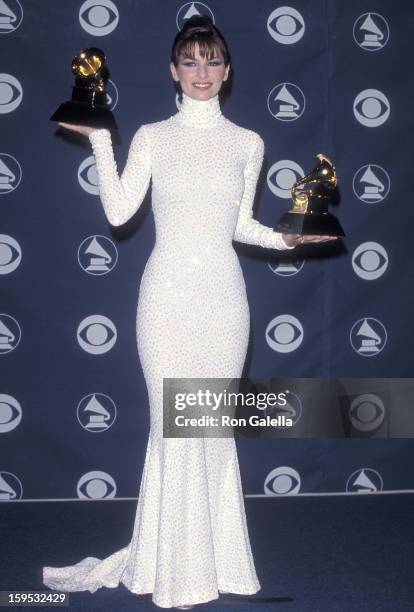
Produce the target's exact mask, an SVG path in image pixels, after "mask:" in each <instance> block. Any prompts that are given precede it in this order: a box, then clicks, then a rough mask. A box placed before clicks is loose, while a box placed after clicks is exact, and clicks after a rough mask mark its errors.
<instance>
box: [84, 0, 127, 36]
mask: <svg viewBox="0 0 414 612" xmlns="http://www.w3.org/2000/svg"><path fill="white" fill-rule="evenodd" d="M118 22H119V12H118V9H117V7H116V5H115V4H114V3H113V2H111V0H87V1H86V2H84V3H83V4H82V6H81V7H80V9H79V23H80V24H81V26H82V28H83V29H84V30H85V31H86V32H88V34H92V36H106V35H107V34H110V33H111V32H113V31H114V30H115V28H116V27H117V25H118Z"/></svg>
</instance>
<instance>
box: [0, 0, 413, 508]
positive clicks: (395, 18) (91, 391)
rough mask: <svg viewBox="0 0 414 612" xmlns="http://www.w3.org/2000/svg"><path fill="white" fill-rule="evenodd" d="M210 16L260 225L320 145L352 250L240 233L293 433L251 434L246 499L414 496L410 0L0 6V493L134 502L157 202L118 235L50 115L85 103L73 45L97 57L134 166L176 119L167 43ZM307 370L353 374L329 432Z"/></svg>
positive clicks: (271, 370) (120, 0) (267, 369)
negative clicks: (71, 102)
mask: <svg viewBox="0 0 414 612" xmlns="http://www.w3.org/2000/svg"><path fill="white" fill-rule="evenodd" d="M197 12H200V13H207V14H210V15H212V17H213V19H214V21H215V22H216V24H217V25H218V26H219V28H220V29H221V30H222V32H223V33H224V35H225V37H226V38H227V40H228V43H229V47H230V50H231V53H232V60H233V69H234V77H233V83H232V90H231V95H230V96H228V97H227V98H226V99H225V100H223V102H222V110H223V113H224V114H225V115H226V116H227V117H228V118H229V119H230V120H231V121H234V122H235V123H236V124H238V125H241V126H244V127H247V128H250V129H252V130H255V131H257V132H258V133H259V134H260V135H261V136H262V138H263V139H264V141H265V145H266V156H265V161H264V164H263V170H262V175H261V178H260V181H259V186H258V191H257V206H256V207H255V213H254V214H255V217H256V218H257V219H259V220H260V221H261V222H262V223H264V224H266V225H269V226H274V225H275V224H276V222H277V220H278V219H279V217H280V215H281V214H282V213H283V212H285V211H286V210H288V209H289V208H290V204H291V194H290V188H291V186H292V184H293V182H294V181H295V180H296V179H298V178H299V177H301V176H303V175H304V174H306V173H307V172H308V171H309V170H310V169H311V168H312V167H313V165H314V163H315V156H316V154H317V153H320V152H322V153H324V154H326V155H328V156H329V157H331V159H332V160H333V162H334V164H335V166H336V169H337V173H338V178H339V187H340V194H341V198H340V202H339V203H338V205H335V207H332V212H334V214H335V215H337V216H338V218H339V219H340V220H341V223H342V225H343V227H344V229H345V232H346V238H345V240H344V244H343V246H338V245H336V246H332V245H323V246H320V247H312V248H310V247H308V248H307V249H302V250H299V249H296V250H295V252H294V253H293V254H292V252H290V253H281V252H276V251H271V250H262V249H260V247H248V246H246V245H241V244H238V243H236V242H234V243H233V244H234V248H235V249H236V251H237V253H238V254H239V256H240V261H241V264H242V267H243V271H244V275H245V280H246V285H247V290H248V297H249V302H250V307H251V317H252V333H251V342H250V349H249V353H248V358H247V361H246V372H245V374H246V376H252V377H256V378H262V379H270V378H278V377H280V378H281V379H283V384H284V385H285V386H286V387H287V388H288V389H289V390H290V391H291V393H292V395H291V397H292V402H291V403H290V405H289V413H290V415H291V416H292V417H293V418H294V420H295V423H296V430H295V427H293V429H292V430H291V432H290V433H289V436H288V437H285V438H283V439H279V438H278V439H270V438H266V437H253V438H246V437H241V438H238V440H237V443H238V449H239V457H240V464H241V472H242V478H243V482H244V489H245V494H246V495H265V496H267V497H268V498H269V499H275V498H276V497H281V496H285V495H297V496H301V495H308V494H313V495H316V494H321V495H325V494H333V493H335V494H349V495H350V494H353V493H360V492H371V493H375V492H379V491H391V490H402V491H404V490H406V491H408V490H412V489H414V473H413V470H412V469H410V468H411V467H412V465H413V463H414V444H413V442H412V440H411V436H412V431H413V429H414V428H413V427H412V426H411V424H410V420H409V419H410V416H411V412H412V406H413V402H412V397H413V393H412V391H413V389H414V385H413V384H412V382H413V379H412V378H410V377H412V376H413V366H412V363H413V362H412V359H411V344H412V342H413V340H414V338H413V333H412V321H411V316H410V315H411V313H412V310H413V306H414V300H413V290H412V282H411V279H412V275H413V260H412V259H410V256H409V243H410V240H411V239H410V233H411V229H412V225H413V222H414V213H413V205H412V202H411V191H410V187H411V186H412V175H413V169H412V165H413V160H412V156H411V148H412V139H411V138H410V135H411V134H412V133H413V130H414V122H413V116H412V112H411V111H412V100H413V95H414V83H413V78H412V70H409V67H410V66H411V59H412V49H411V45H412V40H411V37H410V36H408V35H407V33H408V31H410V29H411V31H412V28H413V26H414V6H413V5H412V3H411V2H408V1H404V0H394V1H393V2H392V3H390V2H386V1H385V0H382V1H379V0H377V1H375V0H370V1H369V2H368V1H367V2H365V1H363V0H361V1H360V2H358V3H351V2H346V1H345V0H330V1H328V0H302V1H301V0H295V2H293V3H289V4H288V5H287V6H285V5H284V3H278V2H275V1H274V0H272V1H270V0H261V1H260V2H247V1H242V0H239V1H236V0H227V1H226V2H218V1H217V2H209V3H201V2H187V3H183V4H180V3H177V2H175V1H172V0H168V1H167V0H151V1H136V0H99V2H98V0H87V1H86V2H83V3H82V2H81V1H78V0H76V1H75V0H55V1H54V2H53V3H47V4H45V3H44V2H41V1H40V0H25V1H24V2H23V1H19V0H0V47H1V65H0V72H1V74H0V122H1V147H0V206H1V235H0V286H1V308H0V367H1V380H0V499H2V500H5V501H7V500H16V499H17V500H19V499H39V500H40V499H63V498H75V499H87V498H93V499H103V498H111V497H134V496H136V495H137V493H138V486H139V483H140V479H141V470H142V465H143V459H144V451H145V446H146V441H147V438H148V432H149V408H148V397H147V391H146V386H145V382H144V378H143V374H142V370H141V366H140V362H139V359H138V355H137V348H136V338H135V313H136V303H137V298H138V288H139V283H140V279H141V275H142V272H143V269H144V266H145V262H146V261H147V259H148V257H149V254H150V252H151V250H152V248H153V245H154V239H155V233H154V220H153V214H152V210H151V206H150V198H149V194H147V198H146V201H145V203H144V205H143V208H142V214H140V215H138V217H139V218H138V219H137V220H134V222H133V223H132V224H128V227H124V228H111V227H110V226H109V224H108V221H107V220H106V218H105V215H104V211H103V207H102V205H101V202H100V199H99V193H98V189H97V177H96V171H95V166H94V157H93V155H92V149H91V147H90V145H89V142H88V141H86V140H84V141H83V142H79V141H76V142H74V141H73V140H72V141H71V140H69V139H67V138H65V137H62V136H59V134H57V133H56V127H57V126H56V124H54V123H52V122H50V121H49V117H50V115H51V114H52V113H53V112H54V110H55V109H56V108H57V106H58V105H59V104H60V103H61V102H64V101H66V100H68V99H70V95H71V86H72V84H73V76H72V73H71V70H70V64H71V60H72V58H73V56H74V55H75V53H77V52H78V51H79V50H80V49H82V48H84V47H92V46H96V47H100V48H102V49H103V50H104V51H105V53H106V55H107V58H108V67H109V70H110V81H109V82H108V90H107V96H108V103H109V104H110V106H111V107H112V109H113V111H114V114H115V116H116V119H117V122H118V125H119V132H120V134H121V138H122V143H121V144H120V145H118V146H116V147H115V156H116V159H117V162H118V169H119V170H120V171H122V169H123V167H124V164H125V161H126V156H127V153H128V147H129V143H130V141H131V138H132V136H133V134H134V133H135V131H136V130H137V129H138V127H139V126H140V125H142V124H143V123H150V122H154V121H159V120H161V119H165V118H168V117H169V116H171V115H173V114H174V113H175V112H177V108H178V106H179V103H180V102H179V99H178V98H177V96H176V92H175V90H174V88H173V83H172V79H171V76H170V73H169V69H168V65H169V57H170V55H169V54H170V48H171V43H172V40H173V38H174V36H175V34H176V32H177V29H178V28H180V27H181V26H182V24H183V23H184V21H185V20H186V19H187V18H188V17H189V16H191V15H192V14H194V13H197ZM407 194H408V195H407ZM297 379H314V380H315V379H318V380H322V379H324V380H326V381H328V382H329V384H330V385H331V384H334V386H335V385H339V386H340V388H341V389H342V391H343V390H344V389H346V388H347V384H348V380H349V379H352V381H354V383H355V380H356V379H357V382H358V381H359V384H357V385H356V386H355V384H354V385H353V386H352V392H351V393H350V394H349V397H348V399H347V400H346V401H345V404H344V401H342V403H341V404H340V403H333V404H330V405H329V408H330V416H331V417H332V422H335V427H334V428H331V429H330V428H328V429H327V430H326V431H325V432H324V434H323V435H320V436H319V437H318V436H315V435H312V431H311V430H309V429H308V430H307V434H306V432H305V429H306V428H303V427H302V428H301V423H303V422H304V419H307V420H308V422H309V421H311V420H312V418H313V416H312V414H313V413H312V410H313V409H314V408H315V404H314V403H313V404H312V401H309V393H307V392H306V389H304V387H303V384H302V383H303V380H302V381H300V380H297ZM391 379H393V380H391ZM298 385H299V386H298ZM301 385H302V386H301ZM401 389H402V390H403V393H402V394H401V393H400V391H401ZM345 395H346V394H345ZM343 397H344V393H343V392H342V400H343ZM321 423H322V424H323V421H321ZM295 433H297V435H298V436H301V437H295Z"/></svg>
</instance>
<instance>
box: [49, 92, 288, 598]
mask: <svg viewBox="0 0 414 612" xmlns="http://www.w3.org/2000/svg"><path fill="white" fill-rule="evenodd" d="M89 138H90V141H91V143H92V146H93V151H94V155H95V159H96V167H97V173H98V179H99V188H100V197H101V201H102V204H103V207H104V210H105V214H106V216H107V218H108V220H109V222H110V223H111V224H112V225H122V224H123V223H125V222H126V221H128V219H129V218H130V217H131V216H132V215H133V214H134V213H135V212H136V210H137V209H138V208H139V206H140V204H141V202H142V201H143V198H144V196H145V194H146V192H147V189H148V185H149V182H150V178H151V177H152V208H153V213H154V219H155V227H156V243H155V246H154V249H153V251H152V253H151V255H150V257H149V259H148V261H147V264H146V266H145V270H144V273H143V275H142V279H141V284H140V287H139V300H138V310H137V321H136V322H137V326H136V333H137V345H138V354H139V358H140V361H141V365H142V368H143V372H144V376H145V381H146V384H147V388H148V396H149V405H150V419H151V428H150V434H149V439H148V446H147V451H146V457H145V464H144V468H143V473H142V478H141V484H140V489H139V500H138V505H137V511H136V517H135V523H134V528H133V533H132V539H131V541H130V543H129V544H128V545H127V546H125V547H124V548H122V549H121V550H118V551H116V552H114V553H113V554H112V555H110V556H109V557H107V558H106V559H103V560H100V559H97V558H96V557H87V558H85V559H83V560H82V561H80V562H79V563H77V564H76V565H72V566H68V567H60V568H57V567H44V569H43V581H44V584H45V585H47V586H49V587H50V588H52V589H59V590H62V591H83V590H89V591H91V592H92V593H93V592H95V591H96V590H97V589H98V588H99V587H101V586H106V587H116V586H117V585H118V584H119V583H120V582H121V583H123V584H124V585H125V586H126V587H127V588H128V589H129V590H130V591H132V592H133V593H137V594H140V593H152V594H153V595H152V599H153V602H154V603H155V604H156V605H158V606H160V607H163V608H168V607H172V606H177V605H182V604H197V603H202V602H207V601H210V600H213V599H217V598H218V592H219V591H228V592H231V593H239V594H247V595H250V594H254V593H256V592H257V591H258V590H260V583H259V580H258V578H257V575H256V571H255V566H254V562H253V557H252V552H251V547H250V542H249V535H248V530H247V524H246V515H245V509H244V500H243V493H242V488H241V479H240V472H239V464H238V459H237V452H236V445H235V440H234V438H163V436H162V384H163V377H200V378H201V377H223V378H227V377H229V378H230V377H236V378H239V377H240V376H241V374H242V369H243V364H244V361H245V357H246V351H247V345H248V338H249V323H250V321H249V306H248V301H247V296H246V287H245V283H244V277H243V273H242V269H241V267H240V264H239V260H238V257H237V255H236V252H235V251H234V248H233V245H232V240H233V239H235V240H238V241H240V242H247V243H250V244H256V245H260V246H262V247H271V248H276V249H286V248H287V246H286V244H285V243H284V242H283V240H282V237H281V235H280V234H278V233H276V232H274V231H273V229H272V228H270V227H266V226H264V225H262V224H260V223H259V222H258V221H256V220H255V219H253V218H252V203H253V197H254V194H255V190H256V184H257V178H258V174H259V171H260V168H261V165H262V159H263V149H264V144H263V140H262V139H261V137H260V136H259V135H258V134H257V133H255V132H253V131H251V130H247V129H245V128H242V127H239V126H238V125H236V124H234V123H232V122H231V121H229V120H228V119H226V118H225V117H224V115H223V114H222V113H221V108H220V103H219V99H218V96H217V95H216V96H214V97H213V98H210V99H209V100H206V101H204V100H203V101H200V100H195V99H193V98H190V97H188V96H186V95H185V94H184V95H183V101H182V103H181V106H180V109H179V111H178V112H177V113H176V114H175V115H173V116H172V117H170V118H169V119H167V120H164V121H159V122H156V123H149V124H145V125H142V126H141V127H140V128H139V129H138V131H137V132H136V134H135V136H134V138H133V140H132V143H131V146H130V150H129V154H128V159H127V163H126V166H125V169H124V171H123V173H122V176H121V178H119V175H118V172H117V166H116V163H115V160H114V154H113V149H112V144H111V137H110V133H109V132H108V131H107V130H104V129H101V130H97V131H95V132H94V133H93V134H91V135H90V136H89ZM138 405H142V402H139V403H138Z"/></svg>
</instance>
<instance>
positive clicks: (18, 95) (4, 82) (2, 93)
mask: <svg viewBox="0 0 414 612" xmlns="http://www.w3.org/2000/svg"><path fill="white" fill-rule="evenodd" d="M22 100H23V87H22V85H21V83H20V81H18V80H17V79H16V77H14V76H13V75H11V74H7V73H5V72H2V73H1V74H0V113H1V114H6V113H11V112H13V111H14V110H16V108H17V107H18V106H19V105H20V104H21V101H22Z"/></svg>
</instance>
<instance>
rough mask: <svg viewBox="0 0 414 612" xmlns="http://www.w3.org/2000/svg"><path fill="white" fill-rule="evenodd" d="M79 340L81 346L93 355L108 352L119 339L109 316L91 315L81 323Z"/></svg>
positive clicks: (78, 332)
mask: <svg viewBox="0 0 414 612" xmlns="http://www.w3.org/2000/svg"><path fill="white" fill-rule="evenodd" d="M76 336H77V340H78V342H79V345H80V346H81V348H83V350H84V351H86V352H87V353H91V354H92V355H102V354H103V353H107V352H108V351H110V350H111V348H112V347H113V346H114V344H115V342H116V339H117V332H116V327H115V325H114V324H113V323H112V321H111V320H110V319H108V317H104V316H103V315H98V314H95V315H90V316H89V317H86V319H83V321H81V322H80V323H79V326H78V329H77V332H76Z"/></svg>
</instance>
